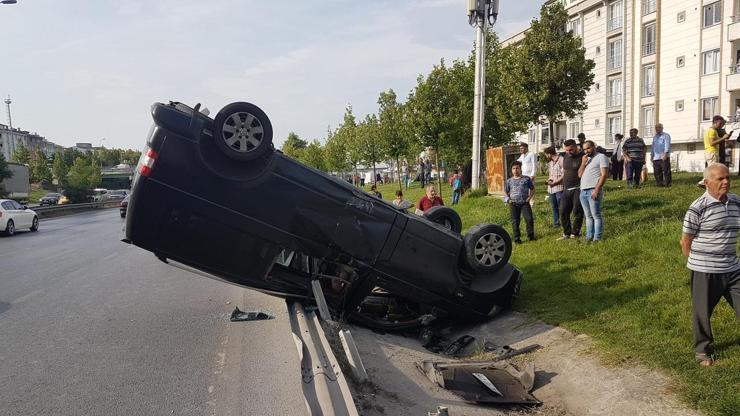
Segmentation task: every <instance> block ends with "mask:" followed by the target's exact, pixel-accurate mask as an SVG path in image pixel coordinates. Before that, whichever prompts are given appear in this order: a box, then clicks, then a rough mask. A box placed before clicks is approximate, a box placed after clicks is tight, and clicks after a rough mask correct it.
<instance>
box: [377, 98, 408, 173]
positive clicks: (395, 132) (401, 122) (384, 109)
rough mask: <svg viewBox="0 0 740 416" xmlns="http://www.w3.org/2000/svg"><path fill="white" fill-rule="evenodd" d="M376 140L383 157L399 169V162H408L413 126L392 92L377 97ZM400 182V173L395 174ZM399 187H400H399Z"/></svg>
mask: <svg viewBox="0 0 740 416" xmlns="http://www.w3.org/2000/svg"><path fill="white" fill-rule="evenodd" d="M378 106H379V109H378V129H377V134H378V139H379V142H380V143H381V145H380V148H381V149H382V150H384V153H385V156H386V157H388V158H390V159H391V160H393V161H394V162H396V166H397V167H398V168H399V169H400V166H401V160H410V161H412V162H413V160H414V158H412V157H410V156H411V154H410V151H411V149H412V146H411V140H412V139H413V124H411V123H409V122H408V120H407V119H406V114H407V113H406V111H404V108H403V106H401V105H400V104H399V103H398V101H396V93H395V92H394V91H393V90H388V91H383V92H381V93H380V96H379V97H378ZM397 173H398V176H399V181H400V176H401V175H400V172H397ZM399 186H400V185H399Z"/></svg>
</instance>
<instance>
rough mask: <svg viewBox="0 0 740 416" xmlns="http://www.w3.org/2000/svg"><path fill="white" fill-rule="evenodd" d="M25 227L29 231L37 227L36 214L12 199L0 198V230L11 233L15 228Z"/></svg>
mask: <svg viewBox="0 0 740 416" xmlns="http://www.w3.org/2000/svg"><path fill="white" fill-rule="evenodd" d="M25 228H28V229H29V230H31V231H37V230H38V229H39V216H38V214H36V212H34V211H33V210H30V209H28V208H27V207H26V206H24V205H21V204H19V203H17V202H15V201H13V200H12V199H0V232H4V233H5V235H13V234H15V230H19V229H25Z"/></svg>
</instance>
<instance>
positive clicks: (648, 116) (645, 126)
mask: <svg viewBox="0 0 740 416" xmlns="http://www.w3.org/2000/svg"><path fill="white" fill-rule="evenodd" d="M654 127H655V107H653V106H652V105H649V106H645V107H642V134H643V136H645V135H649V134H652V132H653V128H654Z"/></svg>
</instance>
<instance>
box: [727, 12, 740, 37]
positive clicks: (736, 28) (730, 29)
mask: <svg viewBox="0 0 740 416" xmlns="http://www.w3.org/2000/svg"><path fill="white" fill-rule="evenodd" d="M727 40H728V41H729V42H734V41H736V40H740V16H733V17H732V23H730V25H729V26H727Z"/></svg>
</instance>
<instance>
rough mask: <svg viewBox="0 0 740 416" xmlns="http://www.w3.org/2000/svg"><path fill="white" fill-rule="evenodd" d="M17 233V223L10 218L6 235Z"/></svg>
mask: <svg viewBox="0 0 740 416" xmlns="http://www.w3.org/2000/svg"><path fill="white" fill-rule="evenodd" d="M13 234H15V223H14V222H13V220H8V224H7V225H6V226H5V235H7V236H11V235H13Z"/></svg>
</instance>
